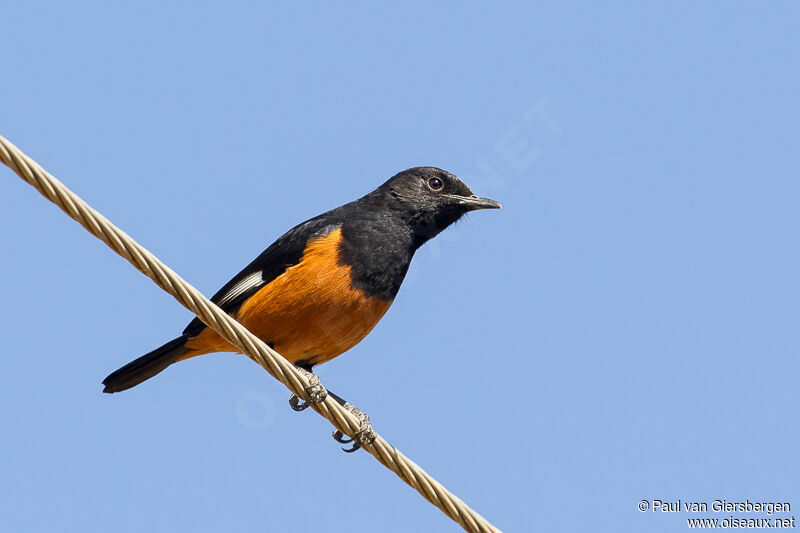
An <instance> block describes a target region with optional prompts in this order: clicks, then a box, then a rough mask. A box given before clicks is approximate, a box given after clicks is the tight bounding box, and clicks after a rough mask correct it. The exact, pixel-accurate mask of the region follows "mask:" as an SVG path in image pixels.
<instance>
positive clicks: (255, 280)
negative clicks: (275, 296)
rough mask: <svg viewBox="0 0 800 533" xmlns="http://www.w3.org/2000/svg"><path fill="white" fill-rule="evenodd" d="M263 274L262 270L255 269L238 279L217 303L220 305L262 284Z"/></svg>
mask: <svg viewBox="0 0 800 533" xmlns="http://www.w3.org/2000/svg"><path fill="white" fill-rule="evenodd" d="M263 274H264V272H263V271H261V270H257V271H256V272H253V273H252V274H250V275H249V276H247V277H244V278H242V279H241V280H239V283H237V284H236V285H234V286H233V287H231V288H230V290H228V292H227V293H225V295H224V296H223V297H222V298H221V299H220V301H219V303H217V305H218V306H220V307H222V306H224V305H225V304H227V303H228V302H231V301H233V300H234V299H236V297H237V296H240V295H242V294H244V293H246V292H247V291H249V290H251V289H254V288H256V287H260V286H261V285H263V284H264V276H263Z"/></svg>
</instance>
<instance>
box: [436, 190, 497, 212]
mask: <svg viewBox="0 0 800 533" xmlns="http://www.w3.org/2000/svg"><path fill="white" fill-rule="evenodd" d="M448 196H449V197H450V198H451V199H453V200H454V201H455V202H456V203H458V204H459V205H463V206H464V207H466V208H467V209H468V210H470V211H474V210H476V209H503V206H502V205H500V202H495V201H494V200H490V199H489V198H479V197H478V196H475V195H472V196H460V195H458V194H448Z"/></svg>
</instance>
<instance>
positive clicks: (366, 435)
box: [333, 403, 378, 453]
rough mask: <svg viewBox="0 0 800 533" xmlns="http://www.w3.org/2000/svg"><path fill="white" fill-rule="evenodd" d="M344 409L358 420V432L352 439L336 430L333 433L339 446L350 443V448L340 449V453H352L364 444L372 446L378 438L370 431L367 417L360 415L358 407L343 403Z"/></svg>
mask: <svg viewBox="0 0 800 533" xmlns="http://www.w3.org/2000/svg"><path fill="white" fill-rule="evenodd" d="M344 408H345V409H347V410H348V411H350V412H351V413H353V414H354V415H355V416H356V418H358V421H359V430H358V431H356V432H355V433H354V434H353V436H352V437H345V435H344V433H343V432H342V431H340V430H338V429H337V430H336V431H334V432H333V438H334V440H335V441H336V442H338V443H341V444H350V443H351V442H352V443H353V445H352V446H350V447H349V448H342V451H343V452H345V453H353V452H354V451H356V450H358V449H359V448H361V447H362V446H363V445H364V444H365V443H366V444H372V443H373V442H374V441H375V439H376V438H377V437H378V434H377V433H375V430H374V429H372V424H370V423H369V417H368V416H367V415H366V414H364V413H362V412H361V411H360V410H359V409H358V407H356V406H354V405H352V404H349V403H345V404H344Z"/></svg>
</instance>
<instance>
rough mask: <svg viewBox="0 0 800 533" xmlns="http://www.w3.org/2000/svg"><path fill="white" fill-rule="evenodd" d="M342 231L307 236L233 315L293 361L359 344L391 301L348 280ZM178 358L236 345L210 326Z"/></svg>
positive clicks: (315, 359)
mask: <svg viewBox="0 0 800 533" xmlns="http://www.w3.org/2000/svg"><path fill="white" fill-rule="evenodd" d="M341 239H342V233H341V230H340V229H336V230H334V231H332V232H331V233H329V234H327V235H325V236H322V237H317V238H314V239H311V240H310V241H309V242H308V244H307V245H306V248H305V250H304V252H303V258H302V259H301V261H300V262H299V263H298V264H297V265H295V266H292V267H290V268H288V269H287V270H286V272H284V273H283V274H281V275H280V276H278V277H277V278H275V279H274V280H273V281H272V282H270V283H269V284H267V285H265V286H264V287H262V288H261V289H260V290H259V291H258V292H256V293H255V294H254V295H253V296H251V297H250V298H249V299H247V300H246V301H245V302H244V304H242V306H241V308H240V309H239V311H238V313H236V315H235V316H236V319H237V320H238V321H239V322H241V323H242V324H244V326H245V327H247V329H249V330H250V331H252V332H253V333H254V334H256V335H257V336H258V337H259V338H260V339H262V340H263V341H265V342H267V343H272V345H273V346H274V347H275V350H277V351H278V353H280V354H281V355H283V356H284V357H286V358H287V359H288V360H289V361H291V362H293V363H310V364H320V363H324V362H325V361H329V360H331V359H333V358H334V357H336V356H337V355H339V354H341V353H342V352H345V351H347V350H349V349H350V348H352V347H353V346H355V345H356V344H358V343H359V342H360V341H361V339H363V338H364V337H365V336H366V335H367V333H369V332H370V331H371V330H372V328H374V327H375V325H376V324H377V323H378V321H379V320H380V319H381V317H383V315H384V314H385V313H386V311H387V310H388V309H389V306H390V305H391V304H392V302H391V301H387V300H382V299H381V298H378V297H376V296H368V295H367V294H365V293H364V292H362V291H361V290H359V289H356V288H353V287H352V286H351V275H350V270H351V269H350V266H347V265H340V264H339V263H338V258H339V244H340V243H341ZM186 346H187V347H188V348H189V349H190V352H189V353H187V354H186V356H184V357H183V358H182V359H186V358H188V357H193V356H195V355H201V354H204V353H210V352H220V351H228V352H230V351H237V350H236V348H234V347H233V346H231V345H230V344H228V343H227V342H225V341H223V340H222V339H221V338H220V337H219V335H217V334H216V332H214V331H213V330H211V329H208V328H206V329H204V330H203V331H202V332H201V333H200V334H199V335H197V336H196V337H193V338H191V339H189V340H188V341H187V343H186Z"/></svg>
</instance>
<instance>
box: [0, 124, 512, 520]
mask: <svg viewBox="0 0 800 533" xmlns="http://www.w3.org/2000/svg"><path fill="white" fill-rule="evenodd" d="M0 161H2V162H3V163H4V164H5V165H7V166H8V167H9V168H11V170H13V171H14V172H15V173H16V174H17V175H19V177H21V178H22V179H23V180H24V181H26V182H27V183H29V184H30V185H32V186H33V187H34V188H35V189H36V190H37V191H39V192H40V193H41V194H42V196H44V197H45V198H47V199H48V200H50V201H51V202H53V203H54V204H56V205H57V206H58V207H60V208H61V210H62V211H64V212H65V213H66V214H67V215H69V216H70V217H71V218H72V219H74V220H75V221H77V222H78V223H79V224H80V225H81V226H83V227H84V228H85V229H86V230H87V231H88V232H89V233H91V234H92V235H94V236H95V237H97V238H98V239H100V240H101V241H103V242H104V243H106V245H108V247H109V248H111V249H112V250H113V251H114V252H116V253H117V254H119V255H121V256H122V257H124V258H125V259H126V260H128V262H129V263H131V264H132V265H133V266H134V267H136V269H137V270H139V271H140V272H141V273H142V274H144V275H145V276H147V277H149V278H150V279H152V280H153V281H154V282H155V284H156V285H158V286H159V287H161V288H162V289H163V290H165V291H166V292H168V293H169V294H171V295H172V296H173V297H174V298H175V299H176V300H178V303H180V304H181V305H182V306H184V307H185V308H187V309H188V310H189V311H191V312H192V313H194V314H196V315H197V316H198V317H199V318H200V320H202V321H203V323H205V324H206V325H207V326H208V327H210V328H211V329H213V330H214V331H216V332H217V333H219V335H220V336H221V337H222V338H223V339H225V340H226V341H228V342H229V343H231V344H232V345H234V346H236V347H237V348H238V349H239V350H241V351H242V352H243V353H244V354H245V355H247V356H248V357H250V358H251V359H253V360H254V361H255V362H256V363H258V364H259V365H261V366H262V367H264V369H265V370H266V371H267V372H269V374H270V375H271V376H272V377H274V378H275V379H277V380H278V381H280V382H281V383H283V384H284V385H285V386H286V387H287V388H288V389H289V390H290V391H291V392H292V393H293V394H296V395H297V396H299V397H301V398H303V397H304V396H305V389H306V388H307V387H308V386H309V381H308V378H306V376H305V375H303V374H302V373H301V372H299V371H298V370H297V369H296V368H295V367H294V365H293V364H291V363H290V362H289V361H287V360H286V359H284V358H283V356H281V355H280V354H278V352H276V351H274V350H273V349H271V348H270V347H269V346H267V345H266V344H265V343H264V342H263V341H261V340H260V339H259V338H258V337H256V336H255V335H253V334H252V333H250V332H249V331H248V330H247V329H246V328H245V327H244V326H242V325H241V324H239V323H238V322H237V321H236V320H234V319H233V318H231V317H230V316H229V315H227V314H226V313H225V312H224V311H223V310H222V309H220V308H219V307H217V306H216V305H215V304H214V303H212V302H211V301H210V300H208V299H207V298H206V297H205V296H203V295H202V294H201V293H200V291H198V290H197V289H195V288H194V287H193V286H191V285H190V284H189V283H187V282H186V281H185V280H184V279H183V278H181V277H180V276H179V275H178V274H176V273H175V272H174V271H173V270H172V269H170V268H169V267H168V266H166V265H165V264H164V263H162V262H161V261H160V260H159V259H158V258H157V257H155V256H154V255H153V254H151V253H150V252H149V251H148V250H147V249H145V248H144V247H143V246H141V245H140V244H139V243H137V242H136V241H135V240H133V239H132V238H131V237H130V236H129V235H128V234H127V233H125V232H124V231H122V230H121V229H119V228H117V227H116V226H114V224H112V223H111V222H110V221H109V220H108V219H107V218H105V217H104V216H103V215H101V214H100V213H99V212H97V211H95V210H94V209H93V208H92V207H91V206H89V204H87V203H86V202H85V201H83V200H82V199H81V198H80V197H78V196H77V195H76V194H75V193H73V192H72V191H70V190H69V189H68V188H67V187H66V186H65V185H64V184H63V183H61V182H60V181H58V180H57V179H56V178H55V177H53V176H52V175H50V174H49V173H48V172H47V171H45V170H44V169H43V168H42V167H41V166H39V164H37V163H36V162H35V161H34V160H33V159H31V158H29V157H28V156H27V155H25V154H24V153H23V152H22V151H20V150H19V149H18V148H17V147H16V146H14V145H13V144H12V143H11V142H10V141H8V140H7V139H6V138H5V137H3V136H2V135H0ZM311 407H312V408H313V409H314V410H315V411H317V413H319V414H320V415H322V416H324V417H325V418H327V419H328V421H329V422H330V423H331V424H333V426H334V427H335V428H336V429H337V430H339V431H341V432H343V433H344V434H346V435H348V436H349V437H351V438H353V437H354V436H356V435H357V432H358V431H359V429H360V422H359V420H358V419H357V418H356V417H355V416H354V415H353V414H352V413H351V412H350V411H348V410H347V409H345V408H344V407H343V406H341V405H340V404H339V403H338V402H336V401H335V400H333V399H332V398H331V397H330V396H328V397H327V398H326V399H325V400H324V401H323V402H320V403H312V404H311ZM363 448H364V449H366V450H367V451H368V452H369V453H370V454H372V455H373V456H374V457H375V458H376V459H377V460H378V462H380V463H381V464H382V465H384V466H385V467H386V468H388V469H389V470H391V471H392V472H394V473H395V474H397V476H398V477H400V479H402V480H403V481H405V482H406V483H407V484H408V485H410V486H411V487H412V488H413V489H414V490H416V491H417V492H419V493H420V494H421V495H422V497H423V498H425V499H426V500H428V501H429V502H430V503H432V504H433V505H435V506H436V507H438V508H439V509H440V510H441V511H442V512H443V513H444V514H446V515H447V516H449V517H450V518H451V519H453V520H454V521H456V522H457V523H458V524H459V525H460V526H461V527H462V528H464V529H465V530H466V531H470V532H475V533H486V532H489V533H499V531H500V530H499V529H497V528H496V527H495V526H493V525H492V524H491V523H489V521H487V520H486V519H485V518H483V517H482V516H481V515H480V514H478V513H477V512H476V511H474V510H473V509H471V508H470V507H469V506H468V505H467V504H466V503H464V502H463V501H462V500H461V499H459V498H458V497H457V496H456V495H454V494H453V493H451V492H450V491H448V490H447V489H446V488H445V487H444V486H443V485H442V484H441V483H439V482H438V481H436V480H435V479H434V478H433V477H431V476H430V474H428V473H427V472H425V470H423V469H422V468H421V467H420V466H419V465H417V464H416V463H414V462H413V461H412V460H411V459H409V458H408V457H406V456H405V455H403V454H402V453H401V452H400V450H398V449H397V448H395V447H394V446H392V445H391V444H389V443H388V442H387V441H386V440H384V439H383V438H382V437H380V436H379V435H378V436H377V437H376V438H375V440H374V441H372V442H369V441H367V442H365V443H364V444H363Z"/></svg>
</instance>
